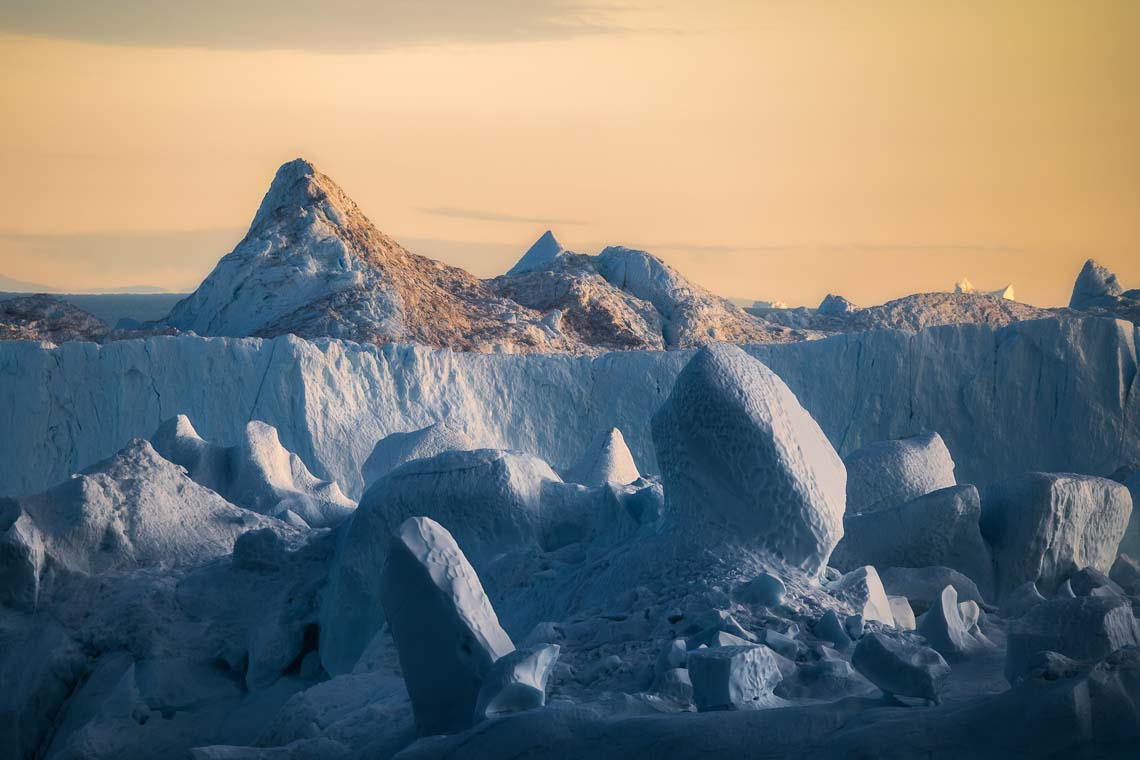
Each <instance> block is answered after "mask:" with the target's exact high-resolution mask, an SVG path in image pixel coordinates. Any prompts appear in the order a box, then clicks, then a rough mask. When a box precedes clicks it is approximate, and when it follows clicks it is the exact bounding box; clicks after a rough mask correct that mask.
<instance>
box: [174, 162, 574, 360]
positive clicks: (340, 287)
mask: <svg viewBox="0 0 1140 760" xmlns="http://www.w3.org/2000/svg"><path fill="white" fill-rule="evenodd" d="M543 317H544V314H542V313H539V312H535V311H533V310H531V309H528V308H526V307H523V306H520V305H519V304H517V303H513V302H511V301H508V300H506V299H503V298H501V297H498V296H496V295H495V294H494V293H492V292H491V291H490V290H489V289H488V288H487V287H486V286H485V285H484V284H483V282H482V281H481V280H479V279H478V278H477V277H475V276H473V275H471V274H470V273H468V272H466V271H464V270H462V269H458V268H456V267H450V266H446V265H444V264H441V263H439V262H437V261H433V260H431V259H428V258H424V257H423V256H417V255H415V254H413V253H410V252H408V251H407V250H405V249H404V248H403V247H402V246H401V245H400V244H399V243H397V242H396V241H395V240H393V239H392V238H391V237H389V236H388V235H385V234H384V233H383V232H381V231H380V230H379V229H377V228H376V226H375V225H373V224H372V222H371V221H369V219H368V217H366V216H365V215H364V213H363V212H362V211H361V210H360V208H359V207H358V206H357V205H356V204H355V203H354V202H353V201H352V199H350V198H349V197H348V196H347V195H346V194H345V193H344V191H343V190H341V189H340V188H339V187H338V186H337V185H336V183H335V182H333V181H332V180H331V179H329V178H328V177H327V176H325V175H324V174H321V173H320V172H318V171H317V170H316V168H314V167H313V165H312V164H310V163H309V162H308V161H305V160H303V159H297V160H295V161H290V162H289V163H287V164H285V165H284V166H282V167H281V168H280V169H279V170H278V171H277V175H276V177H274V179H273V183H272V185H270V187H269V192H267V193H266V194H265V199H264V200H263V201H262V202H261V207H260V208H259V209H258V211H257V214H256V216H255V217H254V219H253V223H252V224H251V225H250V228H249V232H248V233H246V236H245V238H244V239H243V240H242V241H241V242H240V243H239V244H238V246H237V247H236V248H234V250H233V251H232V252H231V253H229V254H228V255H226V256H225V257H223V258H222V260H221V261H219V262H218V265H217V266H216V267H215V268H214V271H213V272H211V273H210V275H209V276H208V277H207V278H206V279H205V280H204V281H203V282H202V284H201V285H200V286H199V287H198V289H197V290H196V291H194V293H192V294H191V295H190V296H188V297H187V298H185V299H184V300H182V301H180V302H179V303H178V304H176V305H175V307H174V309H173V310H172V311H171V312H170V315H169V316H168V317H167V320H166V321H167V323H168V324H169V325H170V326H172V327H175V328H177V329H179V330H184V331H193V332H196V333H198V334H200V335H222V336H255V337H273V336H276V335H285V334H290V333H291V334H294V335H297V336H299V337H302V338H309V339H312V338H321V337H331V338H341V339H346V340H353V341H357V342H362V343H375V344H384V343H389V342H393V341H398V342H407V343H411V342H415V343H422V344H425V345H430V346H447V347H450V348H453V349H456V350H469V351H490V350H493V349H494V347H495V346H496V345H501V346H506V347H507V348H508V350H521V351H531V350H551V351H566V350H574V348H575V347H574V346H573V345H570V344H568V343H567V342H566V341H565V339H563V338H562V337H561V336H560V335H558V334H556V333H552V332H551V331H549V330H547V329H544V327H543V326H542V319H543Z"/></svg>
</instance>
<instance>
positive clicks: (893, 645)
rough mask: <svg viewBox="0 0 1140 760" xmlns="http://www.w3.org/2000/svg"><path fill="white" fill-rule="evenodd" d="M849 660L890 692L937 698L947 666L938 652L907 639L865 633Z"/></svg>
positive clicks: (948, 669)
mask: <svg viewBox="0 0 1140 760" xmlns="http://www.w3.org/2000/svg"><path fill="white" fill-rule="evenodd" d="M851 664H852V665H853V666H854V667H855V669H856V670H857V671H859V672H860V673H862V674H863V675H864V676H866V678H867V680H868V681H870V682H871V683H873V684H875V685H876V686H878V687H879V688H880V689H882V690H883V692H884V693H886V694H889V695H892V696H900V697H915V698H918V699H926V700H930V701H931V702H938V701H939V699H940V695H941V693H942V689H943V687H944V686H945V685H946V678H947V677H948V676H949V675H950V666H949V665H947V664H946V660H944V659H942V655H940V654H938V652H936V651H934V650H933V649H930V648H929V647H924V646H922V645H921V644H918V643H916V642H914V641H911V640H909V639H894V638H891V637H889V636H886V635H884V634H881V633H869V634H867V635H866V636H864V637H863V638H862V639H860V640H859V643H858V644H857V645H856V646H855V651H854V652H853V653H852V654H851Z"/></svg>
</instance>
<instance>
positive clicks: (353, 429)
mask: <svg viewBox="0 0 1140 760" xmlns="http://www.w3.org/2000/svg"><path fill="white" fill-rule="evenodd" d="M748 352H749V353H750V354H752V355H753V356H756V357H757V358H759V359H761V360H763V361H764V363H765V364H767V365H768V367H769V368H771V369H772V371H774V372H775V373H776V374H777V375H779V376H780V378H781V379H782V380H784V382H785V383H787V384H788V386H789V388H791V390H792V391H793V392H794V393H795V395H796V398H797V399H798V400H799V402H800V403H801V404H803V406H804V407H805V408H806V409H807V410H808V411H809V412H810V413H811V415H812V417H813V418H814V419H815V420H816V421H817V422H818V423H819V426H820V427H821V428H822V429H823V430H824V432H825V433H827V435H828V437H829V438H830V439H831V441H832V443H833V445H834V446H835V448H836V449H837V450H838V451H839V452H841V453H847V452H851V451H853V450H855V449H858V448H860V447H861V446H864V445H866V444H868V443H870V442H873V441H880V440H885V439H891V438H899V437H902V436H906V435H911V434H916V433H919V432H921V431H923V430H938V431H939V432H940V433H941V435H942V437H943V438H944V439H945V441H946V443H947V446H948V448H949V449H950V451H951V453H952V454H953V456H954V459H955V462H956V464H957V475H958V477H959V478H960V479H961V480H962V481H963V482H970V483H976V484H978V485H979V487H981V486H983V485H986V484H988V483H990V482H993V481H995V480H997V479H1000V478H1003V477H1007V476H1008V475H1009V474H1010V473H1013V472H1024V471H1027V470H1040V471H1069V472H1081V473H1088V474H1104V473H1110V472H1112V471H1113V470H1115V469H1116V468H1117V467H1119V466H1120V465H1121V464H1126V463H1129V462H1136V461H1140V380H1138V379H1137V372H1136V367H1137V362H1136V328H1134V327H1133V326H1132V325H1131V324H1128V323H1125V322H1120V321H1110V320H1106V319H1084V320H1042V321H1035V322H1022V323H1018V324H1016V325H1011V326H1009V327H1006V328H1001V329H997V330H994V329H990V328H988V327H983V326H956V327H942V328H935V329H931V330H927V331H924V332H921V333H918V334H916V335H909V334H905V333H899V332H889V331H881V332H873V333H864V334H857V335H845V336H839V337H835V338H828V339H825V340H821V341H810V342H806V343H798V344H794V345H787V346H756V347H749V348H748ZM690 357H691V354H689V353H688V352H626V353H617V354H607V355H603V356H600V357H596V358H586V357H571V356H530V357H521V356H487V355H473V354H456V353H452V352H450V351H444V350H432V349H426V348H412V347H407V346H386V347H384V348H377V347H373V346H358V345H355V344H351V343H343V342H339V341H326V342H321V343H310V342H306V341H302V340H298V339H296V338H292V337H281V338H277V339H274V340H268V341H262V340H237V339H203V338H189V337H184V338H153V339H147V340H132V341H122V342H117V343H113V344H110V345H104V346H97V345H94V344H90V343H74V342H72V343H66V344H64V345H62V346H59V347H57V348H44V347H43V346H40V345H38V344H34V343H29V342H4V343H0V378H2V379H0V430H3V431H5V435H4V436H2V437H0V454H2V455H0V494H2V495H20V494H27V493H35V492H37V491H42V490H44V489H45V488H48V487H50V486H52V485H54V484H56V483H58V482H60V481H61V480H63V479H64V478H66V477H67V476H68V475H69V474H71V473H72V472H76V471H78V470H79V469H82V468H83V467H86V466H88V465H90V464H92V463H94V462H97V461H99V460H101V459H105V458H106V457H108V456H111V455H112V454H114V453H115V452H116V451H118V450H119V449H120V448H122V447H123V446H124V445H126V443H127V442H128V441H130V440H131V438H135V437H146V436H149V435H151V434H152V433H153V432H154V431H155V429H156V428H157V427H158V426H159V424H160V423H161V422H162V421H164V420H166V419H169V418H170V417H173V416H174V415H176V414H186V415H187V416H189V417H190V419H192V420H193V421H194V425H195V426H196V427H197V428H198V431H199V432H200V433H201V434H202V435H203V436H204V437H205V438H206V439H207V440H209V441H212V442H215V443H217V444H219V445H233V444H235V443H237V442H238V440H239V439H240V437H241V435H242V431H243V430H244V428H245V425H246V423H247V422H248V421H249V420H251V419H257V420H262V421H264V422H266V423H267V424H270V425H273V426H274V427H276V428H277V430H278V432H279V433H280V437H281V443H282V444H283V445H284V446H285V448H287V449H289V450H290V451H293V452H295V453H296V454H297V455H298V456H300V457H301V459H302V460H304V462H305V464H306V465H307V466H308V468H309V469H310V470H311V471H312V473H313V474H314V475H315V476H316V477H319V478H321V479H324V480H332V481H335V482H337V483H339V484H340V485H341V487H342V488H344V490H345V492H346V493H347V494H348V495H349V496H350V497H352V498H357V497H359V495H360V493H361V491H362V485H363V481H362V478H361V475H360V467H361V464H362V463H363V462H364V461H365V459H367V457H368V455H369V454H370V453H371V452H372V449H373V447H374V446H375V444H376V442H377V441H378V440H380V439H381V438H383V437H384V436H386V435H388V434H390V433H395V432H403V431H408V430H416V429H419V428H422V427H424V426H426V425H430V424H433V423H435V422H440V421H443V420H444V419H450V420H453V421H454V422H455V423H456V424H458V425H460V426H461V427H462V428H463V429H464V430H465V431H467V433H468V434H469V435H470V436H471V437H472V438H474V439H475V440H476V441H477V442H479V443H480V444H481V445H494V446H499V447H504V448H511V449H516V450H519V451H525V452H527V453H531V454H535V455H537V456H540V457H542V458H543V459H545V460H547V461H548V462H550V463H551V464H552V465H553V466H554V467H555V468H566V467H569V466H571V465H572V464H573V462H574V459H575V458H576V457H577V456H578V454H579V452H581V451H582V450H583V449H584V448H585V447H586V446H587V445H588V444H589V442H590V441H591V440H592V439H593V437H594V436H596V435H597V434H598V433H599V432H601V431H603V430H607V429H609V428H611V427H619V428H621V430H622V433H623V434H624V436H625V439H626V442H627V443H628V444H629V447H630V451H631V452H632V453H633V456H634V459H635V460H636V461H637V462H638V464H639V466H640V468H641V469H642V470H643V472H645V473H646V474H655V473H657V472H658V471H659V470H658V468H657V464H656V460H655V457H654V452H653V445H652V441H651V438H650V434H649V419H650V417H651V416H652V414H653V412H654V411H656V409H657V408H658V407H659V406H660V405H661V403H662V402H663V401H664V400H665V397H666V395H667V394H668V393H669V390H670V388H671V386H672V383H673V380H674V378H675V377H676V375H677V373H678V372H679V371H680V369H681V368H682V367H683V366H684V364H685V362H686V361H688V359H689V358H690ZM508 388H509V389H510V392H509V394H507V393H506V392H505V389H508Z"/></svg>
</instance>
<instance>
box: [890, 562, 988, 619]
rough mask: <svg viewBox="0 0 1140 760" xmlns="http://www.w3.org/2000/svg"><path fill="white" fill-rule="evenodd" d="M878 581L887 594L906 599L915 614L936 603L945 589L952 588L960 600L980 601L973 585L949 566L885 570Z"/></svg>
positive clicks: (979, 593) (976, 588)
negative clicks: (913, 608)
mask: <svg viewBox="0 0 1140 760" xmlns="http://www.w3.org/2000/svg"><path fill="white" fill-rule="evenodd" d="M879 579H880V580H881V581H882V582H883V588H884V589H885V590H886V592H887V593H888V594H890V595H891V596H903V597H906V599H907V601H909V602H910V603H911V604H912V605H914V606H915V609H916V610H917V611H919V612H922V611H923V610H925V609H926V608H927V607H929V606H930V604H931V603H932V602H934V601H935V600H937V599H938V597H939V596H940V595H941V594H942V589H944V588H946V587H947V586H953V587H954V590H955V591H956V592H957V593H958V598H959V599H961V600H963V601H972V602H980V601H982V594H981V592H980V591H979V590H978V586H977V584H975V583H974V582H973V581H972V580H970V579H969V578H967V577H966V576H964V575H962V574H961V573H959V572H958V571H957V570H952V569H950V568H949V567H939V566H934V567H888V568H884V569H883V572H882V573H881V574H880V575H879Z"/></svg>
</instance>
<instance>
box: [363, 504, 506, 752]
mask: <svg viewBox="0 0 1140 760" xmlns="http://www.w3.org/2000/svg"><path fill="white" fill-rule="evenodd" d="M380 600H381V602H382V604H383V605H384V612H385V614H386V615H387V617H388V624H389V625H390V626H391V628H392V636H393V638H394V639H395V640H396V647H397V650H398V652H399V655H400V668H401V670H402V672H403V675H404V680H405V682H406V683H407V687H408V694H409V695H410V696H411V698H412V708H413V710H414V711H415V716H416V726H417V728H418V729H419V731H420V733H421V734H428V735H430V734H445V733H454V732H455V731H457V730H462V729H464V728H467V727H468V726H470V725H471V724H472V722H473V721H474V717H475V706H476V700H477V699H478V697H479V689H480V687H481V686H482V683H483V677H484V676H486V675H487V673H488V672H489V671H490V670H491V666H492V665H493V664H494V663H495V661H496V660H498V659H499V658H500V657H503V656H504V655H507V654H509V653H510V652H512V651H514V644H512V643H511V640H510V637H509V636H507V634H506V632H505V631H503V629H502V627H500V626H499V619H498V617H496V615H495V610H494V609H493V608H492V607H491V602H490V601H488V599H487V595H486V594H485V593H484V592H483V585H482V584H481V583H480V582H479V577H478V576H477V575H476V574H475V571H474V570H473V569H472V568H471V565H470V564H469V563H468V562H467V558H466V557H464V556H463V552H462V551H461V550H460V548H459V546H458V545H457V544H456V543H455V539H453V538H452V537H451V534H450V533H448V532H447V529H445V528H444V527H443V526H441V525H440V524H439V523H436V522H434V521H432V520H429V519H428V518H426V517H413V518H409V519H408V520H407V521H405V522H404V523H403V524H402V525H401V526H400V527H399V529H398V530H397V531H396V534H395V535H394V536H393V537H392V540H391V545H390V547H389V549H388V559H387V562H386V563H385V565H384V571H383V574H382V579H381V585H380Z"/></svg>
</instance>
